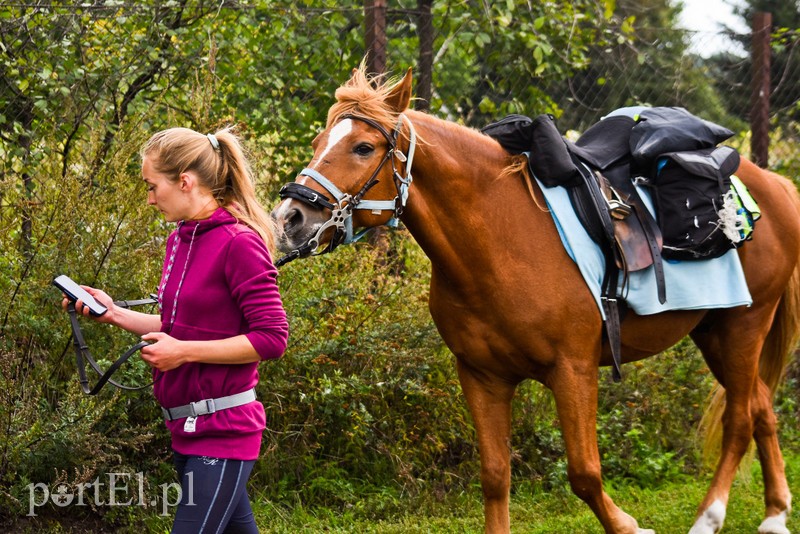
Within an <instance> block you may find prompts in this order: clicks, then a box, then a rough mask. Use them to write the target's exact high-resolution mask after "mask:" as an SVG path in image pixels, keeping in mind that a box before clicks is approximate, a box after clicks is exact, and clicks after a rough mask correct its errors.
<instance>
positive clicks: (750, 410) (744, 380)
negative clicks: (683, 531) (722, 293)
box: [689, 309, 790, 534]
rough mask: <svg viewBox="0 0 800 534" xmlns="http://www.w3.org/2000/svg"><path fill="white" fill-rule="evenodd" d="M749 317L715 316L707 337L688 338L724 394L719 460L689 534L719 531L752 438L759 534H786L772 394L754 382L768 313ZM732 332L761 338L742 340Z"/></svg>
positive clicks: (784, 496)
mask: <svg viewBox="0 0 800 534" xmlns="http://www.w3.org/2000/svg"><path fill="white" fill-rule="evenodd" d="M755 311H756V310H752V309H751V310H750V311H749V315H748V316H742V315H739V314H736V313H730V314H726V313H720V314H719V315H718V316H717V321H716V322H715V324H714V327H713V328H712V329H711V330H710V331H708V332H694V333H693V334H692V337H693V338H694V340H695V342H696V343H697V346H698V347H699V348H700V350H701V352H702V353H703V356H704V357H705V359H706V361H707V362H708V365H709V367H710V369H711V371H712V372H713V373H714V376H715V377H716V378H717V380H718V381H719V383H720V384H721V385H722V386H724V387H725V394H724V397H719V396H718V398H724V411H722V418H721V424H722V446H721V449H720V457H719V461H718V463H717V468H716V471H715V473H714V478H713V480H712V482H711V486H710V487H709V489H708V492H707V493H706V497H705V499H704V500H703V502H702V503H701V505H700V507H699V509H698V515H697V518H696V521H695V523H694V525H693V526H692V529H691V530H690V531H689V533H690V534H714V533H716V532H718V531H719V530H720V529H721V528H722V524H723V522H724V519H725V512H726V508H727V503H728V496H729V493H730V488H731V485H732V484H733V480H734V478H735V476H736V472H737V469H738V466H739V464H740V462H741V460H742V457H743V456H744V454H745V453H746V451H747V448H748V446H749V444H750V440H751V439H752V438H755V440H756V444H757V446H758V451H759V457H760V460H761V463H762V469H763V472H764V486H765V488H764V490H765V499H766V503H767V519H766V520H765V521H764V523H762V525H761V527H759V533H761V534H767V533H769V534H788V530H786V527H785V517H786V514H788V505H789V500H790V495H789V492H788V485H787V483H786V477H785V474H784V468H783V460H782V457H781V454H780V449H779V447H778V440H777V431H776V421H775V415H774V412H773V411H772V394H771V390H770V388H769V387H768V386H767V385H766V384H765V383H764V382H763V380H761V378H760V377H759V376H758V372H759V371H758V369H759V357H760V355H761V354H762V347H763V344H764V338H765V336H766V331H767V330H768V325H769V323H770V322H771V319H772V313H771V311H772V310H761V313H754V312H755ZM731 325H735V328H734V327H731ZM734 332H763V333H764V334H762V335H754V336H752V337H750V338H747V337H746V336H742V335H735V334H734ZM762 363H763V362H762ZM712 424H713V423H712Z"/></svg>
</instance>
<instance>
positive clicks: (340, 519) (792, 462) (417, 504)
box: [10, 451, 800, 534]
mask: <svg viewBox="0 0 800 534" xmlns="http://www.w3.org/2000/svg"><path fill="white" fill-rule="evenodd" d="M786 471H787V475H788V478H789V486H790V488H792V489H794V491H795V493H797V492H798V489H797V488H798V487H799V486H800V453H797V452H790V451H787V455H786ZM710 476H711V475H710V474H706V475H704V476H702V477H700V478H698V479H696V480H691V479H687V480H686V481H685V482H681V483H677V482H675V483H670V484H665V485H662V486H660V487H657V488H641V487H638V486H635V485H631V484H627V483H616V484H615V483H614V481H611V482H607V483H606V490H607V491H608V493H609V494H610V495H611V496H612V498H613V499H614V500H615V502H616V503H617V504H618V505H619V506H620V507H622V509H623V510H625V511H626V512H628V513H629V514H631V515H632V516H633V517H635V518H636V519H637V521H639V525H640V526H641V527H644V528H652V529H655V530H656V532H657V533H658V534H673V533H674V534H678V533H680V534H685V533H686V532H688V531H689V528H690V527H691V525H692V523H693V522H694V515H695V511H696V506H697V504H698V503H699V502H700V501H701V500H702V498H703V496H704V494H705V491H706V489H707V487H708V483H709V479H710ZM762 487H763V485H762V481H761V469H760V466H759V464H758V462H757V461H756V462H755V463H754V464H753V467H752V470H751V476H750V477H749V478H745V477H742V476H740V477H739V478H738V479H737V480H736V482H735V483H734V487H733V491H732V493H731V499H730V502H729V506H728V510H727V517H726V520H725V525H724V528H723V530H722V532H723V533H731V534H740V533H752V534H755V532H756V531H757V529H758V525H759V524H760V523H761V521H762V520H763V517H762V514H763V509H764V505H763V500H762ZM512 493H513V494H512V497H511V506H510V512H511V528H512V532H516V533H522V532H524V533H530V534H545V533H547V534H576V533H580V534H602V533H603V530H602V528H601V527H600V524H599V522H598V521H597V520H596V519H595V517H594V515H593V514H592V513H591V511H590V510H589V508H588V507H587V506H586V505H585V504H583V503H582V502H581V501H580V500H578V498H577V497H575V496H574V495H572V493H570V492H569V491H568V490H566V489H559V490H557V491H554V492H544V491H542V490H541V489H540V488H538V487H537V486H534V485H531V484H526V483H525V482H524V481H523V482H519V481H518V482H517V483H516V485H515V487H514V491H513V492H512ZM251 500H252V503H253V509H254V512H255V515H256V520H257V522H258V525H259V528H260V530H261V532H262V533H267V534H299V533H307V534H313V533H331V532H333V533H359V534H367V533H369V534H415V533H419V534H422V533H425V534H429V533H434V534H463V533H475V534H480V533H482V532H483V505H482V502H481V494H480V488H479V487H478V486H477V485H475V486H472V487H470V489H469V490H468V491H464V492H460V493H458V494H447V495H444V496H441V495H440V496H438V497H434V496H433V495H428V494H421V495H417V496H415V497H403V496H398V495H397V494H395V493H393V492H391V491H386V492H381V493H377V494H373V495H365V496H364V499H363V501H362V502H359V503H358V504H356V505H353V506H351V507H350V508H349V509H346V510H340V509H338V510H333V509H330V508H313V509H312V508H307V507H304V506H302V504H296V505H294V506H285V505H275V504H273V503H271V502H269V501H267V500H264V499H260V498H259V496H258V492H257V491H255V492H252V493H251ZM171 521H172V518H171V516H167V517H161V516H150V517H149V518H147V519H146V520H145V521H144V524H140V525H137V526H136V527H132V528H119V527H107V526H106V525H105V524H104V522H103V521H102V520H101V519H100V518H97V517H95V518H84V519H80V518H77V517H74V518H71V519H70V521H65V518H64V517H63V516H62V517H50V518H44V517H42V518H37V520H36V521H25V520H22V521H20V522H18V523H17V524H15V525H13V526H12V527H11V530H10V532H14V533H20V534H22V533H41V532H49V533H79V532H80V533H84V532H93V533H98V534H99V533H105V532H115V533H124V532H129V533H136V534H142V533H144V532H146V533H148V534H150V533H168V532H169V530H170V526H171ZM796 523H797V520H796V519H795V520H792V519H790V521H789V525H788V526H789V528H790V529H791V528H792V527H793V526H794V529H795V530H797V529H798V526H797V524H796Z"/></svg>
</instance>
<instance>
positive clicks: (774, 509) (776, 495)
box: [752, 380, 792, 534]
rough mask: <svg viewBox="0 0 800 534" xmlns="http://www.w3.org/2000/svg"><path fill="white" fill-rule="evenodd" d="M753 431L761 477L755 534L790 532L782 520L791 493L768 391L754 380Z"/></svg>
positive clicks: (785, 515) (789, 506) (785, 513)
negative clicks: (762, 510)
mask: <svg viewBox="0 0 800 534" xmlns="http://www.w3.org/2000/svg"><path fill="white" fill-rule="evenodd" d="M752 412H753V421H754V423H755V430H754V433H753V437H754V438H755V441H756V446H757V447H758V456H759V461H760V462H761V471H762V476H763V478H764V504H765V509H766V510H765V519H764V521H763V522H762V523H761V525H760V526H759V527H758V532H759V534H790V533H789V529H787V528H786V520H787V517H788V515H789V512H790V511H791V508H792V494H791V493H790V491H789V485H788V483H787V482H786V475H785V467H784V463H783V455H782V454H781V449H780V446H779V445H778V432H777V420H776V417H775V412H774V411H773V410H772V392H771V391H770V389H769V387H767V385H766V384H765V383H764V382H763V381H762V380H759V381H758V387H757V391H756V394H755V398H754V399H753V403H752Z"/></svg>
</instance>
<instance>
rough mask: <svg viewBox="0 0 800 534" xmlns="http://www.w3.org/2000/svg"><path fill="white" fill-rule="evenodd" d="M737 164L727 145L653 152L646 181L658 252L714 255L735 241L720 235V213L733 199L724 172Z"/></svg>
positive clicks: (671, 255)
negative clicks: (653, 211)
mask: <svg viewBox="0 0 800 534" xmlns="http://www.w3.org/2000/svg"><path fill="white" fill-rule="evenodd" d="M737 168H739V153H738V152H736V150H734V149H733V148H731V147H727V146H721V147H717V148H707V149H703V150H695V151H688V152H672V153H668V154H662V155H661V156H660V157H659V158H658V160H657V168H656V171H655V172H654V178H653V182H652V185H653V186H654V187H653V195H654V200H655V204H656V212H657V214H658V222H659V226H660V228H661V231H662V233H663V237H664V248H663V250H662V255H663V256H664V258H667V259H675V260H695V259H710V258H716V257H719V256H722V255H723V254H725V253H726V252H727V251H728V250H730V249H731V248H734V247H735V246H738V245H741V243H742V242H739V243H737V244H734V243H733V241H731V239H729V238H728V237H727V236H726V235H725V232H724V229H723V224H724V223H723V222H722V220H721V218H720V210H722V209H723V208H726V209H727V210H729V209H730V208H731V205H730V204H731V203H732V202H733V203H735V200H734V198H733V195H732V194H731V193H730V192H731V178H730V176H731V174H733V173H734V172H735V171H736V169H737ZM726 203H727V204H726ZM734 210H735V207H734Z"/></svg>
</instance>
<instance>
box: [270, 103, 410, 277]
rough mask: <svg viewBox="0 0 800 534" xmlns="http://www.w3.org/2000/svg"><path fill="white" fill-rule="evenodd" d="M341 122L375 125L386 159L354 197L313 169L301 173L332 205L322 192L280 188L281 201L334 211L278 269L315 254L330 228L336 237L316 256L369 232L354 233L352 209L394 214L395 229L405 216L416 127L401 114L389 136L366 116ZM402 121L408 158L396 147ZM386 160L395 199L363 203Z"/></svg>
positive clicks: (278, 263) (293, 186) (299, 187)
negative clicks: (403, 169) (403, 167)
mask: <svg viewBox="0 0 800 534" xmlns="http://www.w3.org/2000/svg"><path fill="white" fill-rule="evenodd" d="M341 119H342V120H343V119H353V120H359V121H361V122H364V123H366V124H368V125H370V126H372V127H373V128H375V129H376V130H378V131H379V132H380V133H381V134H382V135H383V137H385V138H386V142H387V143H388V144H389V148H388V149H387V151H386V154H385V155H384V157H383V159H381V162H380V163H379V164H378V167H377V168H376V169H375V171H374V172H373V173H372V175H371V176H370V177H369V179H368V180H367V181H366V182H365V183H364V185H363V186H362V187H361V189H359V191H358V193H356V194H355V195H350V194H347V193H343V192H342V191H341V190H340V189H339V188H338V187H336V185H334V184H333V182H331V181H330V180H329V179H328V178H326V177H325V176H323V175H322V174H321V173H319V172H317V171H315V170H314V169H310V168H305V169H303V170H302V171H300V176H307V177H309V178H311V179H312V180H314V181H315V182H317V183H318V184H319V185H321V186H322V187H323V188H324V189H325V190H326V191H327V192H328V193H330V195H331V196H332V197H333V199H334V201H333V202H331V201H330V200H329V199H328V198H327V197H324V196H322V195H320V193H319V192H317V191H315V190H313V189H311V188H310V187H307V186H305V185H302V184H298V183H296V182H292V183H289V184H286V185H284V186H283V187H282V188H281V190H280V196H281V199H286V198H293V199H295V200H299V201H300V202H303V203H305V204H308V205H309V206H312V207H314V208H317V209H328V210H330V211H331V217H330V219H328V220H327V221H326V222H325V223H323V224H322V225H321V226H320V227H319V229H317V232H316V233H315V234H314V236H313V237H312V238H311V239H309V240H308V241H307V242H306V243H305V244H304V245H302V246H300V247H298V248H297V249H295V250H293V251H292V252H290V253H289V254H287V255H285V256H283V257H282V258H280V259H279V260H278V261H276V262H275V264H276V266H278V267H280V266H281V265H284V264H286V263H289V262H290V261H292V260H295V259H297V258H301V257H304V256H308V255H310V254H312V253H313V252H314V251H315V250H316V249H317V248H318V247H319V241H320V239H321V238H322V234H323V233H324V232H325V231H326V230H328V229H329V228H333V229H334V232H333V237H331V240H330V242H329V243H328V246H327V247H326V248H325V250H323V251H322V252H319V253H318V254H315V255H319V254H327V253H328V252H332V251H333V250H334V249H335V248H336V247H338V246H339V245H341V244H348V243H353V242H355V241H358V240H359V239H361V237H362V236H363V235H364V233H366V231H367V230H368V229H364V230H362V231H361V232H358V233H356V234H354V233H353V210H369V211H373V212H380V211H392V212H394V215H393V216H392V218H391V219H390V220H389V222H388V223H387V224H388V225H390V226H395V225H396V224H397V219H398V217H400V215H401V214H402V213H403V208H405V205H406V201H407V200H408V188H409V187H410V186H411V182H412V177H411V165H412V162H413V161H414V149H415V147H416V143H417V134H416V132H415V131H414V125H413V124H412V123H411V121H410V120H408V117H406V116H405V115H403V114H400V116H399V119H398V121H397V125H396V126H395V128H394V132H393V134H391V135H390V134H389V132H388V131H386V128H384V127H383V126H381V125H380V124H379V123H378V122H377V121H374V120H372V119H370V118H367V117H362V116H360V115H343V116H342V117H341ZM403 121H405V122H407V123H408V129H409V145H408V156H406V155H405V154H403V153H402V152H401V151H400V150H398V148H397V139H398V138H399V136H400V131H401V130H402V126H403ZM397 160H399V161H400V162H402V163H405V164H406V174H405V176H403V175H401V174H400V173H399V172H398V170H397V165H396V161H397ZM387 161H391V162H392V178H393V181H394V185H395V188H396V189H397V196H396V197H395V198H394V199H392V200H364V199H363V197H364V195H365V194H366V193H367V191H369V190H370V189H372V187H373V186H375V185H376V184H377V183H378V181H379V180H378V179H377V176H378V173H379V172H380V171H381V169H382V168H383V166H384V165H385V164H386V162H387Z"/></svg>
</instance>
